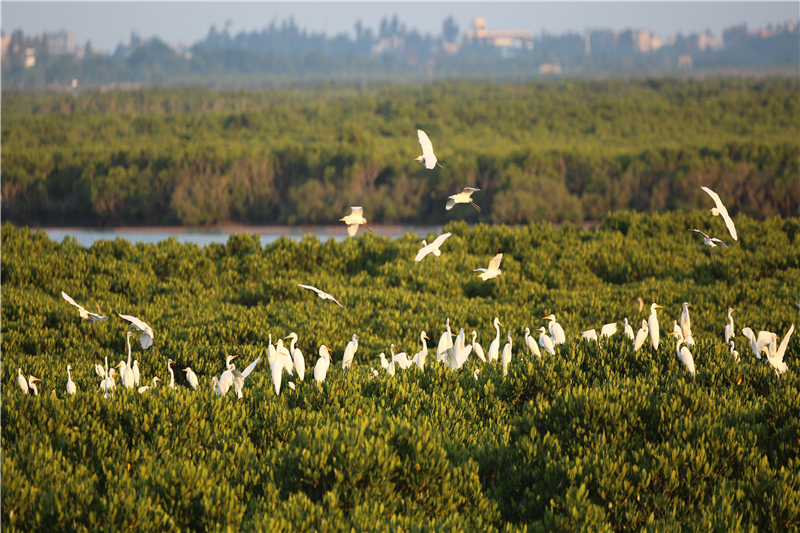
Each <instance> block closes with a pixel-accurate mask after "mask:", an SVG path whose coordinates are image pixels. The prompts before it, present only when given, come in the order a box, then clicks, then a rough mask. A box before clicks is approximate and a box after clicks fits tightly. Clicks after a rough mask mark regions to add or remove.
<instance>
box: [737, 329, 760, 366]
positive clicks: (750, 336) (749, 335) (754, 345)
mask: <svg viewBox="0 0 800 533" xmlns="http://www.w3.org/2000/svg"><path fill="white" fill-rule="evenodd" d="M742 335H744V338H745V339H747V340H748V341H749V342H750V349H751V350H753V355H755V356H756V359H761V347H759V345H758V341H757V340H756V336H755V334H754V333H753V330H752V329H750V328H742Z"/></svg>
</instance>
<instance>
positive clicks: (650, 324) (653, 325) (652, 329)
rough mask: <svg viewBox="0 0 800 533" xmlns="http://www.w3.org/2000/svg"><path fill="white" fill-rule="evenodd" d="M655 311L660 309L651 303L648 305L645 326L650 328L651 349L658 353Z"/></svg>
mask: <svg viewBox="0 0 800 533" xmlns="http://www.w3.org/2000/svg"><path fill="white" fill-rule="evenodd" d="M656 309H662V307H661V306H660V305H658V304H657V303H655V302H653V303H652V304H651V305H650V317H649V318H648V319H647V326H648V327H649V328H650V340H651V341H653V349H654V350H655V351H658V315H656Z"/></svg>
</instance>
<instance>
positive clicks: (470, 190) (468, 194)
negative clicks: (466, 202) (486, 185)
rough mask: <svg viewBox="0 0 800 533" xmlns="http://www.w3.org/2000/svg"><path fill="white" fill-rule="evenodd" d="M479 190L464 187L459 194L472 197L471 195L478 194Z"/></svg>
mask: <svg viewBox="0 0 800 533" xmlns="http://www.w3.org/2000/svg"><path fill="white" fill-rule="evenodd" d="M478 191H480V189H476V188H474V187H464V190H463V191H461V194H466V195H467V196H472V193H474V192H478Z"/></svg>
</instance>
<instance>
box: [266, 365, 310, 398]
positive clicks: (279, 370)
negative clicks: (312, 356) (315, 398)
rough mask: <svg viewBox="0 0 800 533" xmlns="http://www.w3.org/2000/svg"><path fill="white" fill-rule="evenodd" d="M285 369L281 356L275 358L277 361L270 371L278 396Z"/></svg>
mask: <svg viewBox="0 0 800 533" xmlns="http://www.w3.org/2000/svg"><path fill="white" fill-rule="evenodd" d="M318 366H319V365H318ZM283 369H284V366H283V361H282V360H281V359H280V358H277V359H275V361H274V362H273V363H272V366H271V367H270V372H271V373H272V386H273V387H274V388H275V396H278V395H279V394H280V393H281V379H283ZM315 374H316V371H315ZM318 381H319V380H318Z"/></svg>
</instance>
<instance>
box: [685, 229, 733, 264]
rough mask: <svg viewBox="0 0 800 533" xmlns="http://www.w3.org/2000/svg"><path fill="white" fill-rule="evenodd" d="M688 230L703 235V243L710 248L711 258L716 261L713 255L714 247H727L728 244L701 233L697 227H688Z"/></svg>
mask: <svg viewBox="0 0 800 533" xmlns="http://www.w3.org/2000/svg"><path fill="white" fill-rule="evenodd" d="M689 231H694V232H696V233H699V234H700V235H702V236H703V244H705V245H706V246H708V247H709V248H711V259H714V261H716V258H715V257H714V248H716V247H717V246H722V247H723V248H725V249H726V250H727V249H728V245H727V244H725V243H724V242H722V241H721V240H719V239H717V238H716V237H709V236H708V235H706V234H705V233H703V232H702V231H700V230H699V229H690V230H689Z"/></svg>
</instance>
